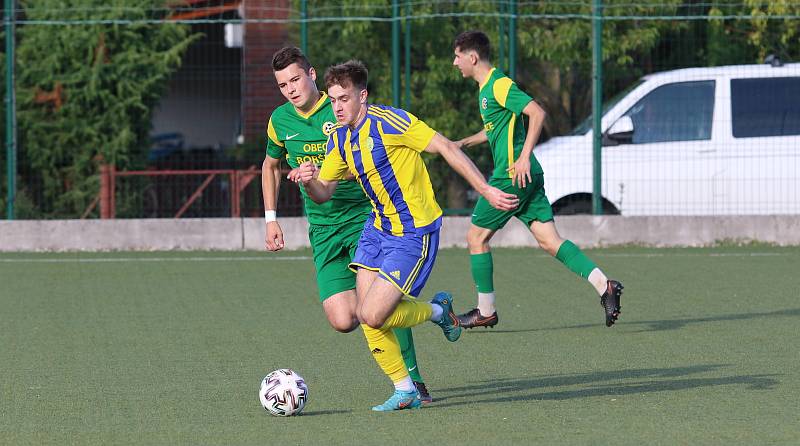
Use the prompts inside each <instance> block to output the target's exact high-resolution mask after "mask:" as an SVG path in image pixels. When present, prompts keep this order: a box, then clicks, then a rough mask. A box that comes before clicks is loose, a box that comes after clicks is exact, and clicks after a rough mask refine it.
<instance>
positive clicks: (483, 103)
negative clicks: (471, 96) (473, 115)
mask: <svg viewBox="0 0 800 446" xmlns="http://www.w3.org/2000/svg"><path fill="white" fill-rule="evenodd" d="M488 106H489V100H488V99H486V98H483V99H481V108H482V109H484V110H486V108H487V107H488Z"/></svg>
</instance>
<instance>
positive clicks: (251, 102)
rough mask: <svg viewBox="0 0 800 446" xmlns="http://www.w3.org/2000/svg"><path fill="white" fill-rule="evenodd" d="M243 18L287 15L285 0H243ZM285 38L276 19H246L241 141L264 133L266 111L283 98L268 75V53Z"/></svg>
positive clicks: (269, 55) (269, 65) (279, 46)
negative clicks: (251, 21)
mask: <svg viewBox="0 0 800 446" xmlns="http://www.w3.org/2000/svg"><path fill="white" fill-rule="evenodd" d="M243 6H244V7H243V8H242V12H243V14H244V18H246V19H287V18H289V17H290V14H289V12H290V8H291V3H290V1H289V0H243ZM291 43H294V44H295V45H296V44H297V42H290V41H289V33H288V28H287V26H286V25H285V24H282V23H280V24H278V23H247V24H245V30H244V48H243V65H242V117H243V135H244V138H245V141H247V142H255V141H258V140H259V138H262V137H263V135H264V130H265V128H266V122H267V119H268V117H269V114H270V113H271V112H272V110H273V109H275V107H277V106H278V105H280V104H281V103H283V102H284V99H283V96H281V93H280V91H278V88H277V87H276V85H275V79H274V77H273V75H272V66H271V62H272V55H273V54H274V53H275V51H277V50H279V49H280V48H281V47H283V46H285V45H287V44H291Z"/></svg>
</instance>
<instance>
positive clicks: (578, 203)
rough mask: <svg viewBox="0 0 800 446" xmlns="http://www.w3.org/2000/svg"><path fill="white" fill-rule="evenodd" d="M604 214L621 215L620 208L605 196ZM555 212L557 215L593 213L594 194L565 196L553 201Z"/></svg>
mask: <svg viewBox="0 0 800 446" xmlns="http://www.w3.org/2000/svg"><path fill="white" fill-rule="evenodd" d="M602 201H603V215H619V210H618V209H617V208H616V207H615V206H614V205H613V204H611V202H610V201H608V200H606V199H605V198H603V200H602ZM552 207H553V213H554V214H555V215H581V214H591V213H592V196H591V195H590V194H581V195H580V196H571V197H564V198H562V199H560V200H558V201H557V202H555V203H553V206H552Z"/></svg>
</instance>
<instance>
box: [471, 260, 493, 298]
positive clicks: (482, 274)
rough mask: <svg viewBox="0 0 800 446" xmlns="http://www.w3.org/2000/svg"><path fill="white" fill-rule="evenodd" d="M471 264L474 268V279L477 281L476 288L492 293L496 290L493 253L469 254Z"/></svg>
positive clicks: (481, 291) (479, 290) (482, 291)
mask: <svg viewBox="0 0 800 446" xmlns="http://www.w3.org/2000/svg"><path fill="white" fill-rule="evenodd" d="M469 264H470V268H471V269H472V280H473V281H474V282H475V288H477V289H478V292H479V293H491V292H493V291H494V280H493V278H492V275H493V274H494V265H493V262H492V253H491V252H484V253H482V254H471V255H470V256H469Z"/></svg>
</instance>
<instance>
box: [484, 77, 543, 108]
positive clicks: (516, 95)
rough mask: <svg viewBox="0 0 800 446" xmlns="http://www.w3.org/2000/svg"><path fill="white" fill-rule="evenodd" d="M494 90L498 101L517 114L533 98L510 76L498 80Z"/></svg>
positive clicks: (493, 86) (493, 87)
mask: <svg viewBox="0 0 800 446" xmlns="http://www.w3.org/2000/svg"><path fill="white" fill-rule="evenodd" d="M492 90H493V93H494V98H495V100H496V101H497V103H498V104H500V106H501V107H504V108H507V109H508V110H510V111H512V112H513V113H514V114H517V115H518V114H520V113H522V110H523V109H525V107H526V106H527V105H528V103H530V102H531V101H532V100H533V99H531V97H530V96H528V95H527V94H526V93H525V92H524V91H522V90H520V89H519V87H517V84H516V82H514V81H512V80H511V78H508V77H503V78H500V79H498V80H496V81H495V82H494V85H492Z"/></svg>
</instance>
